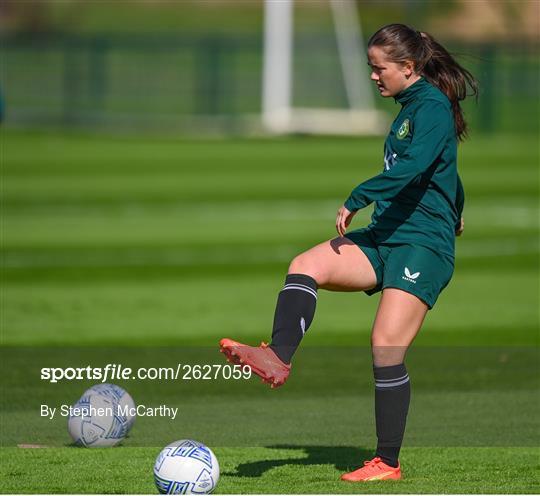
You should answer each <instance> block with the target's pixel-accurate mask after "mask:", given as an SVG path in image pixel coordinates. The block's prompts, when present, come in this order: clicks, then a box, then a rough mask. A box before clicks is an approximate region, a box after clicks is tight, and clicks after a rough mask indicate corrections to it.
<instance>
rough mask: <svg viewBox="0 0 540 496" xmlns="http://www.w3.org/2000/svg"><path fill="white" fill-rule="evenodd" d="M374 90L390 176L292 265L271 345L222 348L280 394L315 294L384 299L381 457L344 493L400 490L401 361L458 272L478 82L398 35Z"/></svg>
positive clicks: (363, 187) (378, 47)
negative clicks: (462, 154)
mask: <svg viewBox="0 0 540 496" xmlns="http://www.w3.org/2000/svg"><path fill="white" fill-rule="evenodd" d="M368 60H369V66H370V67H371V71H372V72H371V79H372V81H373V82H374V83H375V84H376V86H377V90H378V91H379V93H380V95H381V96H383V97H386V98H388V97H394V98H395V100H396V101H397V102H399V103H400V104H401V110H400V112H399V114H398V116H397V117H396V119H395V120H394V122H393V124H392V126H391V128H390V133H389V135H388V137H387V138H386V141H385V144H384V170H383V171H382V172H381V173H380V174H379V175H377V176H375V177H373V178H371V179H368V180H367V181H365V182H363V183H362V184H360V185H359V186H357V187H356V188H355V189H354V190H353V191H352V193H351V194H350V196H349V197H348V199H347V200H346V201H345V204H344V205H343V206H342V207H341V208H340V209H339V210H338V212H337V218H336V229H337V232H338V234H339V237H337V238H335V239H332V240H329V241H326V242H324V243H322V244H320V245H318V246H315V247H314V248H312V249H310V250H308V251H306V252H305V253H302V254H301V255H299V256H297V257H296V258H295V259H294V260H293V261H292V263H291V264H290V267H289V272H288V275H287V277H286V280H285V286H284V288H283V290H282V291H281V292H280V293H279V297H278V301H277V308H276V313H275V318H274V327H273V331H272V342H271V344H270V345H267V344H265V343H263V344H262V345H261V346H260V347H251V346H246V345H243V344H241V343H238V342H236V341H233V340H231V339H227V338H226V339H222V340H221V342H220V345H221V351H222V352H223V353H225V355H226V356H227V358H228V360H230V361H232V362H234V363H241V364H245V365H249V366H250V367H251V369H252V370H253V372H255V373H256V374H258V375H259V376H260V377H262V378H263V380H264V381H265V382H268V383H269V384H271V386H272V387H277V386H280V385H282V384H284V383H285V381H286V380H287V377H288V375H289V371H290V368H291V358H292V356H293V354H294V352H295V351H296V349H297V348H298V346H299V344H300V341H301V340H302V337H303V336H304V334H305V333H306V331H307V330H308V328H309V326H310V324H311V322H312V320H313V316H314V313H315V304H316V301H317V291H318V289H326V290H330V291H365V292H366V293H367V294H373V293H376V292H378V291H382V296H381V299H380V303H379V307H378V310H377V314H376V316H375V322H374V324H373V329H372V334H371V346H372V355H373V373H374V377H375V416H376V429H377V439H378V444H377V451H376V453H375V458H373V459H372V460H370V461H366V462H364V466H362V467H361V468H359V469H358V470H355V471H354V472H350V473H347V474H344V475H343V476H342V477H341V478H342V480H346V481H371V480H384V479H400V478H401V469H400V464H399V462H398V455H399V451H400V447H401V443H402V440H403V434H404V431H405V422H406V417H407V412H408V408H409V399H410V383H409V376H408V374H407V370H406V368H405V365H404V363H403V362H404V358H405V354H406V351H407V348H408V347H409V345H410V344H411V343H412V341H413V340H414V338H415V336H416V334H417V333H418V331H419V330H420V327H421V325H422V322H423V320H424V317H425V316H426V313H427V311H428V310H429V309H431V308H433V306H434V305H435V302H436V300H437V297H438V296H439V293H440V292H441V291H442V290H443V289H444V288H445V287H446V285H447V284H448V282H449V281H450V278H451V277H452V273H453V270H454V241H455V236H456V235H460V234H461V233H462V231H463V219H462V217H461V214H462V210H463V202H464V196H463V189H462V186H461V181H460V179H459V176H458V173H457V165H456V157H457V143H458V141H460V140H462V139H463V138H464V137H465V136H466V131H467V126H466V123H465V120H464V118H463V112H462V110H461V108H460V103H459V102H460V101H461V100H463V99H464V98H465V97H466V96H467V88H468V87H470V88H471V90H472V94H477V84H476V81H475V79H474V78H473V76H472V75H471V74H470V73H469V72H468V71H467V70H465V69H464V68H463V67H461V66H460V65H459V64H458V63H457V62H456V61H455V60H454V58H453V57H452V56H451V55H450V54H449V53H448V52H447V51H446V50H445V48H444V47H443V46H441V45H440V44H439V43H438V42H437V41H435V40H434V39H433V37H432V36H430V35H429V34H427V33H422V32H419V31H416V30H414V29H413V28H411V27H408V26H405V25H403V24H390V25H388V26H385V27H383V28H381V29H380V30H379V31H377V32H376V33H375V34H374V35H373V36H372V37H371V39H370V40H369V43H368ZM372 202H375V209H374V213H373V215H372V218H371V223H370V224H369V225H368V226H367V227H366V228H363V229H358V230H355V231H352V232H349V233H348V234H346V231H347V227H348V226H349V224H350V222H351V219H352V218H353V216H354V215H355V213H356V212H357V211H358V210H359V209H361V208H364V207H366V206H368V205H369V204H370V203H372Z"/></svg>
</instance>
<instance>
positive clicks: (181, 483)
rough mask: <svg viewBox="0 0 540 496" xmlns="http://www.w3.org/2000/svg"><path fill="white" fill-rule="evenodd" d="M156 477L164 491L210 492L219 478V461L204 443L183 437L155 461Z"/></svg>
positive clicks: (172, 492)
mask: <svg viewBox="0 0 540 496" xmlns="http://www.w3.org/2000/svg"><path fill="white" fill-rule="evenodd" d="M154 480H155V482H156V487H157V489H158V491H159V492H160V493H162V494H207V493H210V492H212V491H213V490H214V488H215V487H216V485H217V483H218V480H219V464H218V461H217V458H216V457H215V455H214V453H212V450H211V449H210V448H208V447H207V446H205V445H204V444H202V443H198V442H197V441H192V440H189V439H183V440H181V441H175V442H174V443H171V444H169V445H168V446H166V447H165V448H163V450H162V451H161V453H160V454H159V455H158V457H157V458H156V463H155V464H154Z"/></svg>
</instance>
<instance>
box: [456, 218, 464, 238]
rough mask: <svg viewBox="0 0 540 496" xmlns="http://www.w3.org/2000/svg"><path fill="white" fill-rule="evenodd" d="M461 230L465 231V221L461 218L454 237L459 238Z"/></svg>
mask: <svg viewBox="0 0 540 496" xmlns="http://www.w3.org/2000/svg"><path fill="white" fill-rule="evenodd" d="M463 229H465V221H464V220H463V217H461V221H460V223H459V227H458V228H457V229H456V236H461V235H462V234H463Z"/></svg>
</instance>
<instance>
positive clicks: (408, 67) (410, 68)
mask: <svg viewBox="0 0 540 496" xmlns="http://www.w3.org/2000/svg"><path fill="white" fill-rule="evenodd" d="M401 72H403V75H404V76H405V77H406V78H407V79H409V78H410V77H411V76H412V75H413V74H414V63H413V61H412V60H406V61H405V62H403V67H402V69H401Z"/></svg>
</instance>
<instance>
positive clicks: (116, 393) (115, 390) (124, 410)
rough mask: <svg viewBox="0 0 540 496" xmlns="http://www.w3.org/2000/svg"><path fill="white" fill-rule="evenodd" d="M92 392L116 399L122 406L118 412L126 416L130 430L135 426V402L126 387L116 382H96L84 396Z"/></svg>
mask: <svg viewBox="0 0 540 496" xmlns="http://www.w3.org/2000/svg"><path fill="white" fill-rule="evenodd" d="M91 393H97V394H99V395H101V396H104V397H105V398H109V399H111V400H113V401H116V403H117V404H118V406H119V407H120V408H118V412H117V413H118V414H119V415H121V416H125V417H126V420H127V424H128V430H129V429H131V428H132V427H133V424H134V423H135V419H136V418H137V414H136V409H135V408H136V407H135V402H134V401H133V398H132V397H131V396H130V394H129V393H128V392H127V391H126V390H125V389H123V388H121V387H120V386H117V385H116V384H96V385H95V386H92V387H91V388H90V389H87V390H86V391H85V392H84V394H83V396H84V395H87V394H91Z"/></svg>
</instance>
